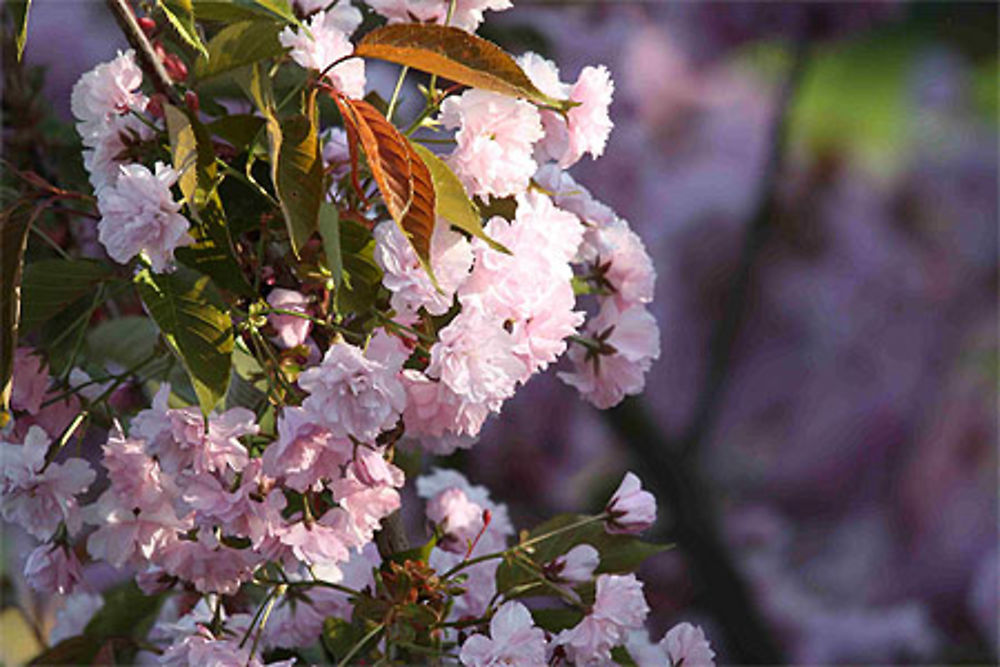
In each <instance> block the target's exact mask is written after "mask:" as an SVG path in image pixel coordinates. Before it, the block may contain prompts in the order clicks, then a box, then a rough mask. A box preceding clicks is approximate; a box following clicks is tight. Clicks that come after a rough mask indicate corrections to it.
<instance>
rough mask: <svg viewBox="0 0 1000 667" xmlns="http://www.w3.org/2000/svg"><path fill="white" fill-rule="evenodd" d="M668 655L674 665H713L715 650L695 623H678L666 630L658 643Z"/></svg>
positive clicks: (700, 666) (694, 666)
mask: <svg viewBox="0 0 1000 667" xmlns="http://www.w3.org/2000/svg"><path fill="white" fill-rule="evenodd" d="M659 646H660V648H661V649H663V650H664V651H665V652H666V653H667V655H668V656H669V657H670V664H671V665H674V667H678V666H679V665H684V667H713V665H715V651H713V650H712V647H711V646H709V643H708V640H707V639H706V638H705V633H704V632H703V631H702V629H701V628H699V627H698V626H696V625H691V624H690V623H678V624H677V625H675V626H674V627H672V628H670V630H668V631H667V634H666V635H664V637H663V639H662V640H661V641H660V644H659Z"/></svg>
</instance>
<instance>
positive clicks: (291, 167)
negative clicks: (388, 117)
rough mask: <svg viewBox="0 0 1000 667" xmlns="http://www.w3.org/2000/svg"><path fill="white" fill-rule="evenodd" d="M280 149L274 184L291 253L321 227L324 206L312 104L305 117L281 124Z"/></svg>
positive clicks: (297, 116)
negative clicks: (320, 221) (289, 240)
mask: <svg viewBox="0 0 1000 667" xmlns="http://www.w3.org/2000/svg"><path fill="white" fill-rule="evenodd" d="M280 127H281V140H280V149H279V151H278V154H277V160H276V161H275V163H274V183H275V186H276V189H277V192H278V201H279V202H281V211H282V213H283V214H284V216H285V224H286V225H287V226H288V235H289V238H290V239H291V242H292V251H293V252H294V253H295V254H296V256H298V255H299V253H300V251H301V249H302V247H303V246H304V245H305V244H306V241H308V240H309V237H310V236H312V233H313V232H315V231H316V229H317V227H318V225H319V211H320V206H321V205H322V203H323V196H324V194H325V193H324V191H323V158H322V155H321V154H320V145H319V141H318V138H317V134H318V133H317V130H316V121H315V114H314V113H312V104H310V105H309V108H308V111H307V113H306V114H297V115H295V116H292V117H291V118H289V119H287V120H284V121H282V122H281V126H280Z"/></svg>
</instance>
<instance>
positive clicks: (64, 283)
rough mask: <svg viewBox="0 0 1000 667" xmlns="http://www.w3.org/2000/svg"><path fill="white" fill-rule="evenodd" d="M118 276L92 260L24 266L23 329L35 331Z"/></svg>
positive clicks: (57, 261) (22, 281)
mask: <svg viewBox="0 0 1000 667" xmlns="http://www.w3.org/2000/svg"><path fill="white" fill-rule="evenodd" d="M113 275H114V273H113V272H112V271H111V268H110V267H109V266H108V265H107V264H106V263H102V262H98V261H95V260H91V259H79V260H67V259H46V260H41V261H38V262H32V263H31V264H28V265H27V266H25V267H24V275H23V277H22V279H21V293H22V295H23V298H22V304H21V322H20V328H21V330H23V331H32V330H34V329H35V328H36V327H38V326H39V325H41V324H44V323H45V322H46V321H48V320H49V319H50V318H51V317H53V316H54V315H56V314H57V313H59V312H61V311H63V310H64V309H65V308H66V307H67V306H69V305H70V304H71V303H73V302H75V301H76V300H77V299H79V298H80V297H82V296H84V295H85V294H87V293H88V292H90V291H91V290H93V289H94V287H96V286H97V285H98V284H100V283H101V282H104V281H105V280H108V279H109V278H111V277H112V276H113Z"/></svg>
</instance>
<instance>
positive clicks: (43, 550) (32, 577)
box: [24, 544, 83, 595]
mask: <svg viewBox="0 0 1000 667" xmlns="http://www.w3.org/2000/svg"><path fill="white" fill-rule="evenodd" d="M24 578H25V579H27V581H28V584H30V585H31V587H32V588H34V589H35V590H36V591H38V592H40V593H58V594H59V595H69V594H70V593H72V592H73V590H74V589H75V588H76V586H77V584H79V583H80V582H81V581H83V570H82V569H81V568H80V560H79V559H78V558H77V557H76V554H74V553H73V551H72V550H70V549H68V548H66V546H65V545H61V544H42V545H39V546H38V547H36V548H35V549H34V551H32V552H31V553H30V554H28V560H27V561H25V564H24Z"/></svg>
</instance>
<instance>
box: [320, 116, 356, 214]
mask: <svg viewBox="0 0 1000 667" xmlns="http://www.w3.org/2000/svg"><path fill="white" fill-rule="evenodd" d="M323 138H324V140H323V166H324V167H325V168H326V170H327V172H328V173H329V174H330V177H331V178H332V180H333V183H332V184H331V186H330V191H329V193H328V195H327V199H329V200H331V201H332V200H334V199H336V197H337V181H339V180H340V179H341V178H343V177H344V176H346V175H347V174H348V173H349V172H350V170H351V151H350V148H349V147H348V145H347V132H345V131H344V129H343V128H340V127H331V128H329V129H328V130H326V132H324V133H323Z"/></svg>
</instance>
